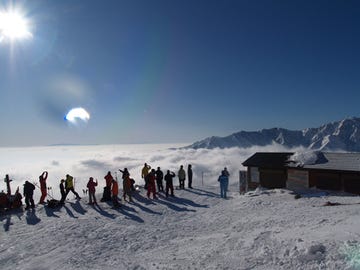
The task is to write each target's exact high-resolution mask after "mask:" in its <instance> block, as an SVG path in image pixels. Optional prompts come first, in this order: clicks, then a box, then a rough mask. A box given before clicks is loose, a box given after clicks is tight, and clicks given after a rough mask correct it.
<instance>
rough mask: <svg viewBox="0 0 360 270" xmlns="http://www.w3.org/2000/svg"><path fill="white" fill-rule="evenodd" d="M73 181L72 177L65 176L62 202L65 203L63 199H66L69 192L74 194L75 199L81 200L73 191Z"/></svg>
mask: <svg viewBox="0 0 360 270" xmlns="http://www.w3.org/2000/svg"><path fill="white" fill-rule="evenodd" d="M73 180H74V177H72V176H71V175H69V174H67V175H66V178H65V190H66V193H65V197H64V200H63V201H62V202H64V201H65V199H66V197H67V195H68V194H69V192H70V191H71V192H72V193H74V194H75V196H76V199H78V200H81V197H80V196H79V194H78V193H77V192H76V191H75V190H74V182H73Z"/></svg>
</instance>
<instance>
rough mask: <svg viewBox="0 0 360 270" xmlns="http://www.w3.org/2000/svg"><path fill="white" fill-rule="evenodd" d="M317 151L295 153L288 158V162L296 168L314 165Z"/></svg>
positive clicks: (317, 154)
mask: <svg viewBox="0 0 360 270" xmlns="http://www.w3.org/2000/svg"><path fill="white" fill-rule="evenodd" d="M320 153H321V152H319V151H302V152H295V153H294V154H293V155H291V156H290V157H289V162H293V163H294V164H295V166H296V167H303V166H304V165H313V164H316V162H317V160H318V159H319V154H320Z"/></svg>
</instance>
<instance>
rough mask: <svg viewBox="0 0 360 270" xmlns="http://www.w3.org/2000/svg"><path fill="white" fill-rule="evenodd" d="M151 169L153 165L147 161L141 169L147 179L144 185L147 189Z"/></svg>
mask: <svg viewBox="0 0 360 270" xmlns="http://www.w3.org/2000/svg"><path fill="white" fill-rule="evenodd" d="M150 170H151V166H150V165H148V164H147V163H145V164H144V167H143V168H142V170H141V178H143V179H144V181H145V185H144V188H145V189H147V176H148V174H149V172H150Z"/></svg>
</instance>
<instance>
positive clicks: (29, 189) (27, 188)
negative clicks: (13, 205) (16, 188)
mask: <svg viewBox="0 0 360 270" xmlns="http://www.w3.org/2000/svg"><path fill="white" fill-rule="evenodd" d="M34 190H35V186H34V185H33V184H31V183H30V182H28V181H26V182H25V184H24V196H32V195H33V194H34Z"/></svg>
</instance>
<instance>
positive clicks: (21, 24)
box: [0, 11, 32, 40]
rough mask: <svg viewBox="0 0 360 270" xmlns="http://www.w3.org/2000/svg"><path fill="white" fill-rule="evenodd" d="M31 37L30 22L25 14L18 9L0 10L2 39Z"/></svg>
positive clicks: (0, 33) (0, 38)
mask: <svg viewBox="0 0 360 270" xmlns="http://www.w3.org/2000/svg"><path fill="white" fill-rule="evenodd" d="M31 37H32V34H31V32H30V31H29V23H28V21H27V19H26V18H25V17H24V15H22V14H21V13H19V12H16V11H7V12H0V40H3V39H5V38H8V39H10V40H15V39H22V38H31Z"/></svg>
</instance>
